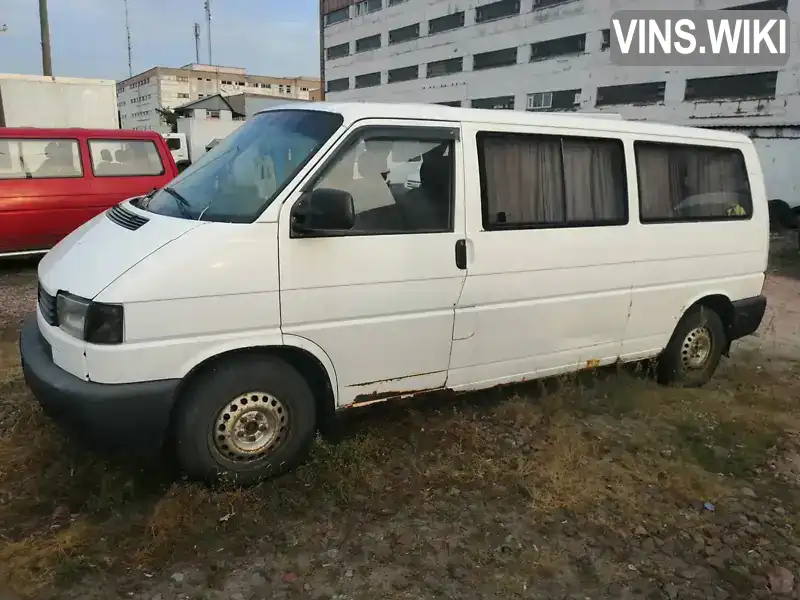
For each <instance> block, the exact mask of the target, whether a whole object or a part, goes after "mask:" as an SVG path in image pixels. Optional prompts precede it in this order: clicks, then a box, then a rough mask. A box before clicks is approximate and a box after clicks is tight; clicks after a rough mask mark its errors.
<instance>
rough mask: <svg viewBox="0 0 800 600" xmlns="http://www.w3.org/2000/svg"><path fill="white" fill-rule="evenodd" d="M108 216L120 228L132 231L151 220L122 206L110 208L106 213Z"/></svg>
mask: <svg viewBox="0 0 800 600" xmlns="http://www.w3.org/2000/svg"><path fill="white" fill-rule="evenodd" d="M106 216H107V217H108V218H109V219H111V220H112V221H114V223H116V224H117V225H119V226H120V227H124V228H125V229H130V230H131V231H136V230H137V229H139V227H141V226H142V225H144V224H145V223H147V222H148V221H149V220H150V219H146V218H144V217H142V216H140V215H137V214H136V213H134V212H131V211H129V210H128V209H127V208H125V207H124V206H122V205H121V204H117V205H116V206H112V207H111V208H109V209H108V210H107V211H106Z"/></svg>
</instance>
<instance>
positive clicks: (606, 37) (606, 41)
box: [600, 29, 611, 50]
mask: <svg viewBox="0 0 800 600" xmlns="http://www.w3.org/2000/svg"><path fill="white" fill-rule="evenodd" d="M610 47H611V30H610V29H603V43H602V44H600V50H608V49H609V48H610Z"/></svg>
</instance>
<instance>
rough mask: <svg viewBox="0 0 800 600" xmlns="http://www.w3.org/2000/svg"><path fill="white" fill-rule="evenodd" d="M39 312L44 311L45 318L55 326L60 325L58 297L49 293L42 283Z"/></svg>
mask: <svg viewBox="0 0 800 600" xmlns="http://www.w3.org/2000/svg"><path fill="white" fill-rule="evenodd" d="M39 312H41V313H42V316H43V317H44V320H45V321H47V323H48V324H49V325H53V326H54V327H55V326H57V325H58V311H57V309H56V297H55V296H51V295H50V294H48V293H47V292H46V291H45V290H44V288H43V287H42V284H41V283H40V284H39Z"/></svg>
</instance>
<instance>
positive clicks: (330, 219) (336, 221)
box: [291, 188, 356, 235]
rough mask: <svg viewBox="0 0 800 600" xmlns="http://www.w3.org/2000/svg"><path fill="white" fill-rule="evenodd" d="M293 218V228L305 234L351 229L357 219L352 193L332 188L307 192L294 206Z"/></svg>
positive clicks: (331, 232) (294, 230)
mask: <svg viewBox="0 0 800 600" xmlns="http://www.w3.org/2000/svg"><path fill="white" fill-rule="evenodd" d="M291 219H292V231H293V232H295V233H300V234H304V235H307V234H312V235H313V234H321V235H324V234H333V233H338V232H343V231H349V230H350V229H352V228H353V226H354V225H355V221H356V211H355V207H354V205H353V197H352V196H351V195H350V194H349V193H348V192H345V191H343V190H335V189H331V188H319V189H316V190H313V191H311V192H306V193H305V194H303V196H302V197H301V198H300V200H299V201H298V202H297V203H296V204H295V205H294V207H292V212H291Z"/></svg>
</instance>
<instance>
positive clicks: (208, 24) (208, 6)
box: [205, 0, 214, 65]
mask: <svg viewBox="0 0 800 600" xmlns="http://www.w3.org/2000/svg"><path fill="white" fill-rule="evenodd" d="M205 9H206V27H207V28H208V31H207V32H206V33H207V34H208V64H210V65H213V64H214V59H213V58H212V56H211V0H206V3H205Z"/></svg>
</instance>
